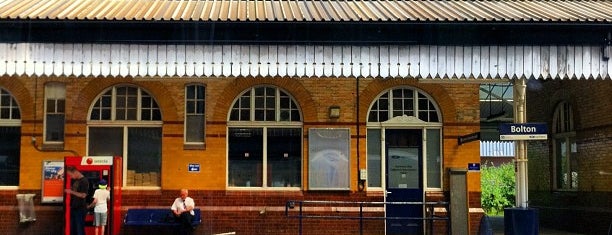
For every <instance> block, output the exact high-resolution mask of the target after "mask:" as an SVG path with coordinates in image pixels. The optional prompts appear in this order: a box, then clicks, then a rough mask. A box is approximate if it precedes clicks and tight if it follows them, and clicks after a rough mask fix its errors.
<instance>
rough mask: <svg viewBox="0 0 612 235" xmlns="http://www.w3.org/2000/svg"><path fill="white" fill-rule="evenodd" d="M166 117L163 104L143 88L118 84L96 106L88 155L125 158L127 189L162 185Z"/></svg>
mask: <svg viewBox="0 0 612 235" xmlns="http://www.w3.org/2000/svg"><path fill="white" fill-rule="evenodd" d="M161 120H162V118H161V111H160V109H159V105H157V102H156V101H155V99H154V98H153V96H151V95H150V94H149V93H148V92H146V91H144V90H143V89H141V88H140V87H136V86H131V85H117V86H114V87H111V88H109V89H107V90H106V91H104V92H102V94H100V95H99V96H98V98H97V99H96V100H95V102H94V103H93V104H92V107H91V109H90V112H89V121H88V130H89V131H88V138H87V141H88V149H87V152H88V155H89V156H122V157H123V162H124V172H126V173H125V174H124V185H125V186H159V185H160V171H161V146H162V138H161V137H162V121H161Z"/></svg>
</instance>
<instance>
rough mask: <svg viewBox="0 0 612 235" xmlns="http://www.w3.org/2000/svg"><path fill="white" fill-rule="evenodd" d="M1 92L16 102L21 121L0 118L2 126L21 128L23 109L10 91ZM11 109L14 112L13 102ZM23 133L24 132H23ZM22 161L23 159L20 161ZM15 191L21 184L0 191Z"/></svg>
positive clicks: (10, 117)
mask: <svg viewBox="0 0 612 235" xmlns="http://www.w3.org/2000/svg"><path fill="white" fill-rule="evenodd" d="M0 91H2V92H1V93H4V92H6V94H9V97H10V98H11V101H13V100H14V101H15V105H16V106H17V109H19V119H13V115H11V114H9V118H8V119H5V118H0V126H6V127H20V126H21V116H22V115H21V114H22V112H21V107H20V106H19V103H17V99H15V96H14V95H13V94H12V93H11V92H9V91H8V90H6V89H4V88H2V87H0ZM9 107H10V109H9V110H11V112H12V110H13V105H12V102H11V104H10V106H9ZM22 132H23V131H22ZM19 158H21V154H20V156H19ZM19 161H21V159H20V160H19ZM19 171H21V168H19ZM15 189H19V182H17V185H14V186H13V185H6V186H0V190H15Z"/></svg>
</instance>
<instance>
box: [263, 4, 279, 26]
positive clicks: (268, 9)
mask: <svg viewBox="0 0 612 235" xmlns="http://www.w3.org/2000/svg"><path fill="white" fill-rule="evenodd" d="M272 4H274V3H273V1H264V4H263V5H264V12H265V13H266V19H267V20H269V21H275V20H276V19H278V17H277V15H276V14H275V12H274V8H273V7H272Z"/></svg>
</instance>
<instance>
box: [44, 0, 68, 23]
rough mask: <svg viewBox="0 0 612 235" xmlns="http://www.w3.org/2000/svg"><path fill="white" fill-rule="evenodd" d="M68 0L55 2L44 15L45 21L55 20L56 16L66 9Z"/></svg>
mask: <svg viewBox="0 0 612 235" xmlns="http://www.w3.org/2000/svg"><path fill="white" fill-rule="evenodd" d="M67 2H68V0H62V1H57V2H55V3H54V4H53V5H51V6H50V7H49V8H48V9H47V13H46V14H45V18H47V19H57V15H59V13H61V12H62V11H63V10H64V9H65V8H66V5H67V4H66V3H67Z"/></svg>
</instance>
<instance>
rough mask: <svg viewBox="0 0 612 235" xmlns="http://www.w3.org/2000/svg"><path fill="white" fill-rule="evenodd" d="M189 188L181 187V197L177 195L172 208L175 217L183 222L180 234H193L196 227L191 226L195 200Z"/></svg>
mask: <svg viewBox="0 0 612 235" xmlns="http://www.w3.org/2000/svg"><path fill="white" fill-rule="evenodd" d="M188 195H189V191H187V189H181V195H180V197H177V198H176V199H175V200H174V203H172V207H171V208H170V209H171V210H172V212H173V213H174V217H175V218H176V220H177V221H179V222H180V223H181V231H180V234H191V232H192V231H193V229H194V227H192V226H191V221H192V220H193V216H194V215H195V213H194V212H193V209H194V208H195V202H194V201H193V199H192V198H190V197H189V196H188Z"/></svg>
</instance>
